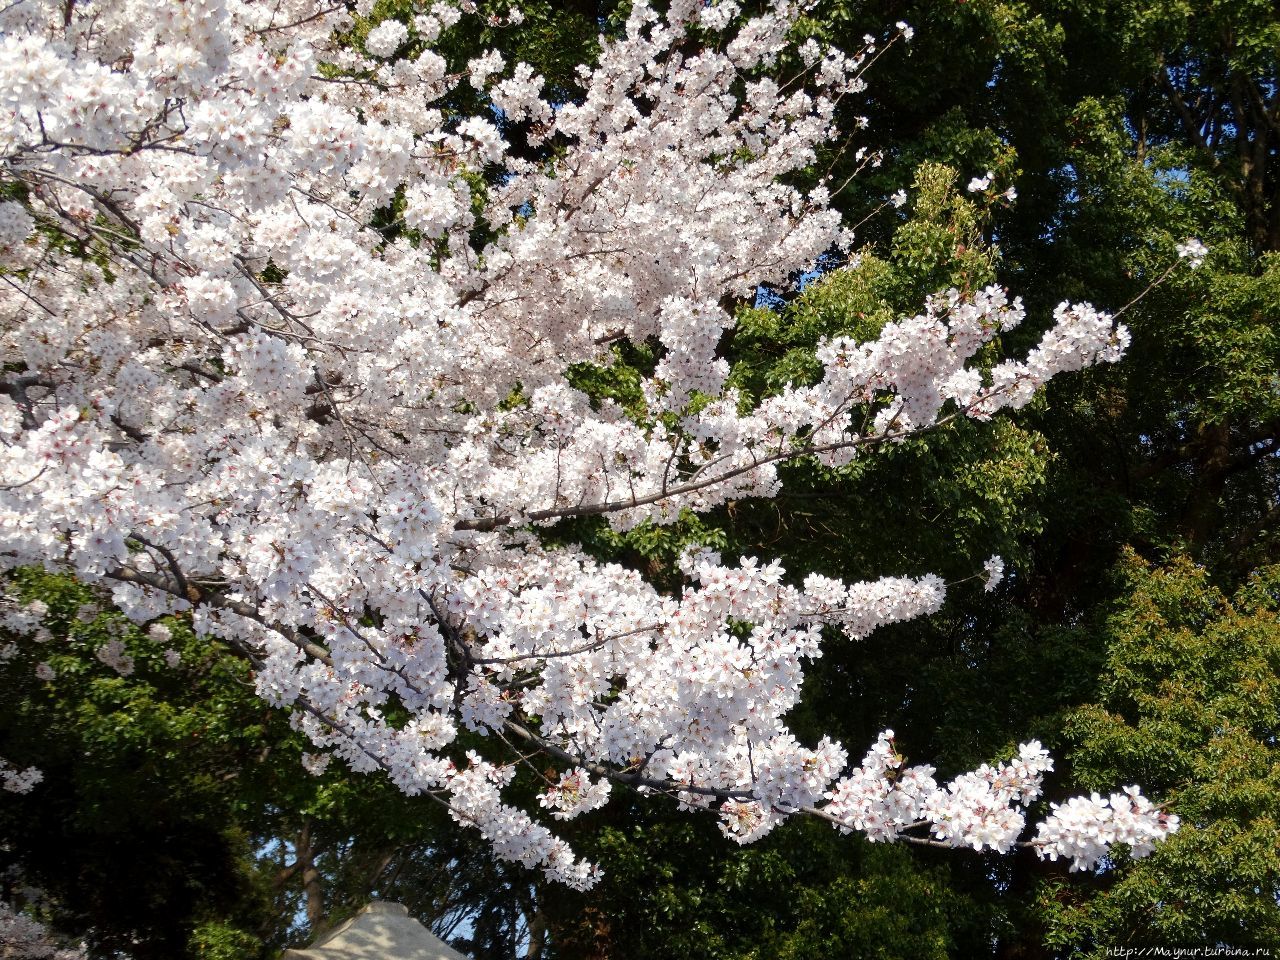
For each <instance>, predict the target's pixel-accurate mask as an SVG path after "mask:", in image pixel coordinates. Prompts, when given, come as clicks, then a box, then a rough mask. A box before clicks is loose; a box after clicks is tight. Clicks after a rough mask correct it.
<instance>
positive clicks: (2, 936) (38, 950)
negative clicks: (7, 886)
mask: <svg viewBox="0 0 1280 960" xmlns="http://www.w3.org/2000/svg"><path fill="white" fill-rule="evenodd" d="M0 954H2V955H3V956H4V957H6V958H7V960H85V958H86V957H87V956H88V953H87V952H86V950H85V948H84V946H83V945H81V946H79V947H71V948H68V947H63V946H60V945H59V944H58V943H57V942H56V941H55V940H54V939H53V937H52V936H51V935H50V933H49V931H48V929H46V927H45V925H44V924H42V923H40V922H39V921H38V920H35V919H33V918H31V917H29V916H27V915H26V914H25V913H19V912H18V911H17V910H14V909H13V906H12V904H10V903H8V902H6V901H4V900H0Z"/></svg>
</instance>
